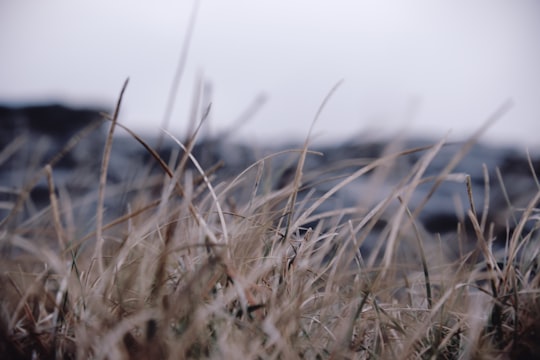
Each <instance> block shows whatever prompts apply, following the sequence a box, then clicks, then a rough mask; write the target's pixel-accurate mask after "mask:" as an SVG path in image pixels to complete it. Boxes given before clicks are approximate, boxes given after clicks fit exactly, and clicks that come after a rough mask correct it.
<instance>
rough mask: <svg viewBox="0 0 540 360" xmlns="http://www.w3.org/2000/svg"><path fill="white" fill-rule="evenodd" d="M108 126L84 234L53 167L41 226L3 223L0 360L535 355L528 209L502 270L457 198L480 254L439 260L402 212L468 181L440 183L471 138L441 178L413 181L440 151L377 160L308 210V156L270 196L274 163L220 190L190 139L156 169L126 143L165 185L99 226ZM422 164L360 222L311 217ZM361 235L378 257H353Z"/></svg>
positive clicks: (538, 310)
mask: <svg viewBox="0 0 540 360" xmlns="http://www.w3.org/2000/svg"><path fill="white" fill-rule="evenodd" d="M116 113H117V112H116ZM111 120H112V127H111V131H110V133H109V141H108V144H107V146H106V149H105V151H104V157H103V159H104V160H103V164H104V166H103V167H102V169H101V176H100V179H101V182H100V189H101V190H100V192H99V197H100V200H99V201H98V216H97V220H96V224H97V225H96V228H95V229H94V232H91V233H85V234H81V233H80V232H78V231H76V230H77V229H76V228H77V224H76V223H74V220H73V217H72V213H71V212H72V210H73V209H72V207H73V206H74V204H76V203H74V202H72V199H71V198H70V195H69V194H68V193H66V192H65V191H64V192H63V191H59V190H58V189H57V188H56V185H55V181H54V163H49V164H47V165H46V166H45V167H44V170H43V174H44V175H45V176H46V179H47V181H48V184H49V192H50V206H49V207H48V208H47V209H46V210H45V211H44V212H42V213H41V214H40V216H41V218H31V219H28V220H25V221H22V222H18V220H17V217H16V216H10V217H8V218H7V219H5V221H4V222H3V224H2V226H3V227H2V230H1V231H2V234H1V241H2V245H3V247H4V248H6V246H7V245H9V246H10V248H11V249H16V250H17V251H10V252H7V251H5V252H3V258H2V263H1V270H2V272H1V274H0V281H1V283H2V293H1V295H0V353H2V354H5V356H6V357H5V358H12V359H88V358H94V359H149V358H155V359H157V358H160V359H161V358H245V359H262V358H264V359H274V358H276V359H294V358H307V359H342V358H343V359H345V358H354V359H372V358H381V359H416V358H420V359H465V358H478V359H480V358H490V359H491V358H500V359H514V358H515V359H518V358H519V359H525V358H533V357H534V356H535V354H537V353H539V352H540V349H538V343H539V340H540V339H539V335H538V334H540V331H539V330H540V329H538V324H540V305H539V297H538V288H539V287H538V283H539V277H538V275H537V273H536V268H537V258H538V251H539V247H538V239H537V237H536V235H535V233H534V232H529V233H526V232H525V230H524V229H525V226H524V225H525V223H526V222H530V221H533V222H535V223H536V224H538V209H537V208H536V206H537V204H538V201H539V200H540V192H538V193H537V194H532V196H531V201H530V202H529V205H528V206H527V208H526V209H524V211H523V214H522V216H521V218H520V219H519V221H518V224H517V226H516V228H515V230H514V231H513V233H512V234H509V238H508V245H507V250H506V252H505V253H504V254H503V256H502V257H501V256H499V255H498V254H496V253H495V252H494V250H493V249H492V241H493V231H492V229H493V227H490V224H488V223H487V220H486V219H485V218H480V219H478V215H477V213H476V208H477V207H478V205H479V204H474V202H473V200H472V199H473V196H472V188H471V187H470V186H469V188H468V189H469V194H470V206H469V207H470V211H469V218H470V221H471V223H472V224H473V227H474V232H475V237H476V241H477V245H476V246H475V247H473V250H472V251H471V252H466V253H462V254H460V256H459V257H458V258H457V259H456V258H455V257H454V258H453V257H451V256H449V252H448V251H447V247H448V246H452V245H451V244H444V243H443V241H442V240H441V239H440V237H437V236H433V235H430V234H427V233H426V232H425V231H424V230H423V228H422V225H421V224H420V223H419V222H418V220H417V219H416V217H417V215H418V211H420V210H419V209H415V211H412V210H410V209H409V207H408V204H409V201H410V199H411V197H412V195H413V193H414V192H415V189H416V188H417V187H418V185H420V184H423V183H426V182H431V183H433V189H432V191H431V192H430V195H429V196H431V195H432V194H433V193H434V192H435V191H436V189H437V187H438V186H439V185H440V184H441V183H442V182H443V181H447V180H449V179H453V180H455V179H464V175H463V174H454V173H453V172H452V171H453V168H454V167H455V165H456V164H457V162H459V160H460V159H461V158H463V157H464V156H465V154H466V151H467V149H468V148H469V147H470V145H471V144H472V143H473V142H474V141H475V140H476V138H475V137H473V138H472V139H471V141H470V142H468V143H466V144H465V145H464V147H463V151H462V152H460V153H458V154H457V155H456V157H455V158H454V159H452V160H451V161H450V162H449V164H448V166H447V167H446V168H445V169H444V170H443V171H442V172H441V174H440V175H439V176H438V177H436V178H429V177H425V176H424V174H425V170H426V168H427V166H429V164H430V163H431V161H432V160H433V158H434V157H435V155H436V154H437V153H438V151H440V149H441V148H442V147H443V146H444V144H445V142H444V140H442V141H440V142H439V143H437V144H435V145H433V146H431V147H427V148H423V149H408V150H404V151H395V152H391V153H388V154H386V155H384V156H383V157H381V158H379V159H373V160H372V161H370V162H368V163H367V164H364V165H362V166H360V167H358V168H356V169H354V170H352V171H351V173H350V174H349V175H347V176H345V177H343V178H342V179H341V180H339V181H338V182H337V184H336V185H335V186H334V187H332V188H331V189H330V190H329V191H327V192H326V193H325V194H323V195H322V196H320V197H317V198H312V196H310V194H313V193H310V192H309V188H308V187H306V185H304V184H303V179H304V178H317V179H318V180H319V181H324V179H325V172H324V169H320V170H319V171H317V172H316V173H304V169H303V164H304V161H305V158H306V157H307V156H320V155H321V154H318V153H313V152H311V151H309V149H308V145H309V144H308V143H307V142H306V144H305V145H304V148H303V149H298V150H291V151H290V153H293V154H294V153H296V154H297V156H298V162H297V164H298V166H297V169H296V171H295V175H294V179H293V180H292V181H290V182H289V183H288V184H285V185H284V186H283V187H280V188H275V187H272V184H271V181H267V179H270V178H272V177H273V176H274V174H272V173H271V170H270V167H268V166H267V164H268V162H270V161H271V160H272V157H274V156H279V154H274V155H270V156H268V157H266V158H263V159H261V160H260V161H258V162H256V163H254V164H252V165H251V166H249V167H248V168H246V169H245V171H243V172H242V173H241V174H238V176H237V177H235V178H232V179H225V180H220V181H219V182H217V181H215V180H216V178H214V177H213V175H212V173H211V172H208V171H207V169H203V168H202V167H201V166H200V165H199V163H198V161H197V159H196V158H195V157H194V156H193V155H192V154H191V149H192V146H193V144H194V142H195V141H196V133H194V135H193V136H192V137H191V138H190V139H188V141H187V143H186V144H183V143H182V142H180V141H179V140H178V139H176V138H174V137H173V136H172V135H170V134H169V136H170V137H171V138H173V140H174V141H175V142H176V143H177V145H178V147H179V148H181V149H182V150H183V151H182V152H181V154H182V156H181V158H180V159H178V161H176V162H167V159H162V158H161V157H160V156H159V155H158V152H157V151H155V149H152V147H151V146H149V145H148V144H147V143H146V142H145V141H144V140H143V139H142V138H141V137H139V136H137V135H136V134H134V133H133V132H132V131H131V130H129V129H125V130H127V131H128V133H129V134H131V136H132V137H133V138H134V141H138V142H139V143H140V144H141V146H143V147H145V148H146V150H147V151H148V152H149V153H150V154H151V156H152V157H153V159H154V160H155V164H156V165H157V166H158V167H159V168H161V170H162V176H161V177H160V179H161V180H160V182H159V183H157V185H156V182H155V181H152V182H149V183H148V186H147V187H146V188H144V187H142V188H140V189H139V190H138V192H137V193H136V194H135V195H132V197H131V200H130V208H129V209H128V210H127V211H126V213H125V214H123V215H122V216H120V217H118V218H117V219H114V220H111V221H110V222H109V223H106V222H104V220H103V219H104V218H103V217H102V215H103V214H102V213H101V214H100V212H102V211H103V197H104V196H106V190H107V187H106V171H107V166H106V164H107V162H108V159H107V158H108V156H110V151H111V150H110V149H111V148H110V146H111V145H110V142H111V141H112V133H113V131H114V127H115V126H120V127H123V126H122V125H121V124H119V123H117V122H116V115H115V116H113V117H112V118H111ZM124 128H125V127H124ZM76 139H77V137H76ZM69 145H70V147H72V146H74V144H73V143H70V144H69ZM70 147H68V149H67V150H66V151H69V148H70ZM419 151H423V155H422V156H420V158H419V160H418V161H417V163H416V164H415V165H414V166H413V167H412V168H411V170H410V172H409V173H408V174H406V176H404V177H403V179H402V180H401V181H400V182H399V183H398V184H397V185H396V186H395V187H394V188H393V189H391V190H390V191H389V192H388V194H386V195H385V196H384V197H383V198H382V199H381V200H380V201H378V202H376V203H375V205H373V206H372V207H371V208H367V209H366V208H363V207H361V206H358V207H357V208H348V209H339V208H338V209H334V210H333V211H329V212H322V213H319V212H317V209H318V208H319V207H320V206H321V205H322V204H323V203H324V202H325V201H328V200H329V199H330V198H331V197H332V195H333V194H335V193H336V192H337V191H338V190H340V189H342V188H344V187H346V186H347V185H349V184H350V183H351V182H353V181H354V180H355V179H358V178H360V177H362V176H366V174H368V173H371V172H375V171H377V170H378V169H380V168H390V169H391V168H392V166H393V164H394V162H395V161H396V160H397V159H399V158H400V157H402V156H405V155H407V154H410V153H411V152H419ZM60 156H61V154H60ZM188 163H192V164H194V165H195V169H196V171H197V173H193V171H191V170H188V167H187V166H186V164H188ZM171 164H172V165H171ZM486 177H487V173H486ZM334 180H335V179H334ZM486 183H488V181H487V180H486ZM31 186H33V185H32V184H30V188H31ZM464 186H466V182H464ZM156 188H157V189H158V191H157V192H156ZM29 190H30V189H29V188H26V190H25V191H23V193H22V194H21V197H20V199H21V200H20V202H19V203H18V204H17V205H14V206H13V208H12V213H13V214H15V213H17V212H18V211H19V210H20V209H21V207H23V206H24V201H25V200H26V197H27V194H28V192H29ZM301 191H302V192H304V193H307V194H308V195H307V196H302V197H299V196H298V194H299V192H301ZM237 194H243V195H244V196H240V197H238V196H237ZM245 194H247V196H245ZM358 196H359V197H362V196H363V194H358ZM486 198H487V197H486ZM238 199H240V200H238ZM243 199H247V201H244V200H243ZM426 201H427V200H426ZM395 204H398V206H397V207H396V206H395ZM391 205H392V206H391ZM484 207H487V203H486V204H484ZM484 213H485V212H484ZM43 218H45V219H46V221H43ZM382 219H384V223H385V224H386V225H385V226H384V229H382V230H377V224H380V223H381V220H382ZM306 224H316V225H313V226H312V227H308V228H306ZM537 227H538V225H536V226H535V229H537ZM374 234H377V236H378V240H377V244H376V245H377V246H376V247H375V248H374V249H373V251H372V252H370V253H368V254H366V253H362V251H361V250H359V249H361V248H362V245H363V244H364V242H365V241H366V239H367V238H368V237H369V236H373V235H374Z"/></svg>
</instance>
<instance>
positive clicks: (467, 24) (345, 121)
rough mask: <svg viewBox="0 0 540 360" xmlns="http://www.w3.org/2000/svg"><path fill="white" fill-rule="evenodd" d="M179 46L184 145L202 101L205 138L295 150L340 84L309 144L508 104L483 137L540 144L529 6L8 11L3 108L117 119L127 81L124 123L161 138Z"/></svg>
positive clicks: (471, 117)
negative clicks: (79, 111)
mask: <svg viewBox="0 0 540 360" xmlns="http://www.w3.org/2000/svg"><path fill="white" fill-rule="evenodd" d="M190 19H194V20H195V22H194V26H193V32H192V36H188V29H189V27H190V26H189V23H190ZM188 38H189V39H190V40H189V41H188V43H187V46H186V48H187V49H188V50H189V53H188V54H187V58H186V59H185V67H184V70H183V72H182V77H181V82H180V86H179V88H178V92H177V94H176V96H175V97H174V100H175V101H174V109H173V110H174V111H173V112H172V115H171V117H170V128H171V129H172V130H174V131H175V132H178V133H180V134H181V133H182V131H185V129H186V128H187V127H188V122H189V120H188V119H189V118H190V114H191V110H190V108H191V106H192V105H191V104H192V102H193V99H194V98H199V99H200V102H201V107H205V106H206V105H205V104H208V103H210V102H211V103H212V110H211V113H210V116H209V121H208V124H207V125H208V126H207V127H206V128H205V131H206V132H207V133H209V134H211V135H218V134H221V133H222V132H223V131H230V132H229V134H230V136H232V138H234V139H236V140H242V141H252V142H255V141H256V142H266V143H275V142H278V143H280V142H284V141H288V140H302V139H303V138H304V137H305V136H306V134H307V133H308V130H309V127H310V125H311V122H312V120H313V118H314V116H315V113H316V112H317V109H318V107H319V106H320V104H321V102H322V100H323V99H324V97H325V96H326V94H328V92H329V91H330V90H331V89H332V87H333V86H334V85H335V84H336V83H337V82H338V81H340V80H343V83H342V85H341V86H340V87H339V88H338V90H337V91H336V92H335V93H334V95H333V97H332V98H331V100H330V102H329V103H328V105H327V106H326V108H325V109H324V111H323V113H322V115H321V117H320V119H319V121H318V123H317V124H316V126H315V129H314V135H315V139H316V140H317V141H320V142H325V143H330V142H336V141H342V140H346V139H351V138H358V139H360V140H361V139H362V137H369V138H370V139H372V138H373V137H384V136H391V135H392V134H396V133H406V134H408V135H409V136H413V137H414V136H429V137H436V138H440V137H442V136H444V135H445V134H447V133H448V132H449V131H451V138H454V139H459V138H462V137H464V136H466V135H468V134H470V133H471V132H472V131H474V130H476V129H477V128H478V127H479V126H480V125H481V124H482V123H483V122H484V121H485V120H486V118H487V117H488V116H489V115H490V114H492V113H493V112H494V111H495V110H496V109H497V108H498V107H499V106H500V105H501V104H502V103H503V102H504V101H505V100H507V99H509V98H511V99H513V101H514V107H513V108H512V110H511V111H510V112H509V113H508V114H507V115H505V116H504V117H503V118H502V119H500V120H499V121H498V122H497V123H496V124H495V125H494V126H493V127H492V128H490V129H489V130H488V132H487V133H486V134H485V136H484V137H483V138H482V139H483V140H484V141H487V142H492V143H497V144H504V145H508V144H514V145H518V146H523V145H525V146H530V147H537V146H538V143H539V142H538V134H539V133H540V121H539V120H540V2H538V1H534V0H531V1H526V0H525V1H497V0H491V1H481V0H479V1H474V2H471V1H459V0H457V1H427V0H426V1H420V0H416V1H407V2H403V1H381V0H378V1H368V0H366V1H353V0H349V1H347V0H334V1H318V0H309V1H308V0H297V1H275V0H274V1H270V0H258V1H248V0H244V1H242V0H202V1H200V2H198V1H167V0H162V1H154V2H147V1H135V0H129V1H128V0H115V1H105V0H94V1H91V2H74V1H69V0H49V1H9V0H2V1H0V102H1V103H4V104H15V105H21V104H33V103H44V102H60V103H63V104H67V105H72V106H101V107H103V106H105V107H107V108H110V109H112V108H113V107H114V104H115V102H116V99H117V97H118V94H119V92H120V89H121V87H122V84H123V82H124V80H125V79H126V78H127V77H129V78H130V83H129V85H128V88H127V91H126V94H125V96H124V102H123V108H122V113H121V122H123V123H125V124H127V125H128V126H130V127H131V128H132V129H134V130H136V131H138V132H141V133H157V132H158V131H159V129H160V127H161V126H163V124H164V122H163V121H164V118H165V116H166V115H165V113H166V108H167V103H168V97H169V94H170V89H171V86H172V84H173V80H174V78H175V73H176V71H177V68H178V63H179V62H181V59H182V58H181V54H182V48H183V46H184V45H185V44H186V39H188ZM199 116H200V115H199ZM245 119H248V120H249V121H247V122H244V120H245ZM240 124H241V126H240Z"/></svg>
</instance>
